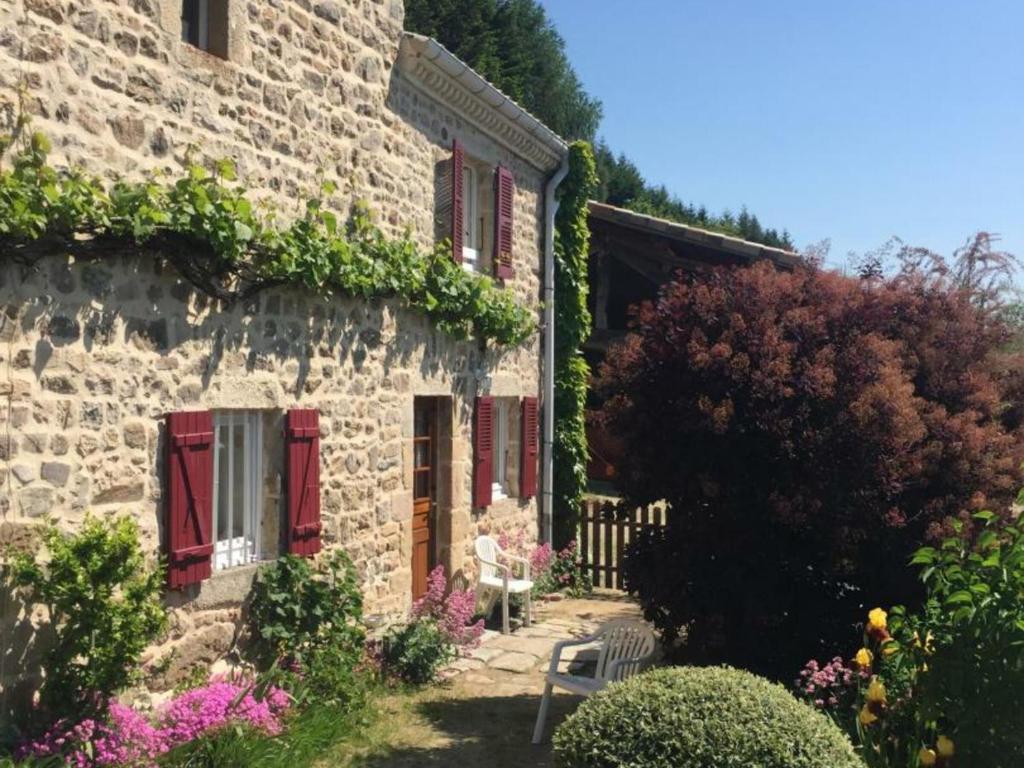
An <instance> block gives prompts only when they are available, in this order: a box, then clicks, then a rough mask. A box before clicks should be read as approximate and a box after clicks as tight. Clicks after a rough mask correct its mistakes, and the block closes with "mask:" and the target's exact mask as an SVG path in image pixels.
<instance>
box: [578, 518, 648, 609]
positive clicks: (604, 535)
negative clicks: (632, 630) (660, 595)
mask: <svg viewBox="0 0 1024 768" xmlns="http://www.w3.org/2000/svg"><path fill="white" fill-rule="evenodd" d="M667 514H668V509H667V508H666V507H664V506H658V505H651V506H649V507H641V508H639V509H627V508H626V507H624V506H622V505H621V504H618V503H616V502H615V501H614V500H613V499H599V498H588V499H585V500H584V502H583V509H582V510H581V514H580V554H581V555H582V560H583V573H584V574H589V575H590V578H591V581H592V582H593V584H594V586H595V587H607V588H609V589H624V587H625V583H624V579H623V573H622V563H623V560H624V559H625V553H626V547H627V546H629V544H630V542H632V541H634V540H635V539H636V537H637V535H638V534H639V533H640V531H641V530H643V529H645V528H651V527H658V528H660V527H661V526H663V525H665V522H666V518H667Z"/></svg>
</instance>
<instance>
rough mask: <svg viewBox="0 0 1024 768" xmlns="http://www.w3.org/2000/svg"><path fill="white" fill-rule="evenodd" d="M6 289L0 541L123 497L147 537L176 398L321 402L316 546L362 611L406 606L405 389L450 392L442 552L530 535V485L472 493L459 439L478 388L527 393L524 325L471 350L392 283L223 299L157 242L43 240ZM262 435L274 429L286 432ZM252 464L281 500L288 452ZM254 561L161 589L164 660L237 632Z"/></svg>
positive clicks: (159, 503) (409, 409)
mask: <svg viewBox="0 0 1024 768" xmlns="http://www.w3.org/2000/svg"><path fill="white" fill-rule="evenodd" d="M0 297H2V301H0V305H2V306H3V315H2V317H3V320H2V323H0V341H2V347H0V370H2V372H3V378H2V379H0V392H2V393H3V394H4V395H5V400H6V401H7V402H6V403H5V405H6V407H5V408H4V409H2V410H0V450H2V458H3V461H2V463H0V484H2V485H0V487H2V488H3V489H4V494H3V495H2V496H0V509H2V511H3V521H4V524H3V534H4V536H3V537H4V539H5V543H10V542H14V543H19V542H25V541H28V540H29V539H30V538H31V532H32V530H33V529H34V526H35V525H36V524H37V523H38V522H39V520H40V519H41V518H42V517H43V516H47V515H50V516H55V517H57V518H58V519H59V520H60V522H61V524H62V525H64V526H65V527H67V528H73V527H74V525H75V524H76V523H78V522H80V521H81V520H82V519H83V517H84V516H85V515H86V514H87V513H92V514H101V515H103V514H131V515H134V516H135V517H136V518H137V519H138V521H139V523H140V526H141V529H142V535H143V543H144V546H145V547H146V548H147V549H148V550H149V551H151V552H153V553H154V555H155V554H157V553H159V552H160V551H161V549H160V547H161V540H162V538H163V537H162V531H161V528H162V525H163V522H164V520H163V515H164V506H163V494H164V490H165V488H164V482H163V476H164V471H165V466H164V463H165V460H164V456H165V446H164V417H165V415H166V414H167V413H168V412H172V411H178V410H190V409H200V408H202V409H239V408H244V409H259V410H263V411H266V412H267V413H268V414H269V416H270V417H271V420H272V421H273V419H274V418H275V417H276V416H280V415H283V413H284V411H285V410H287V409H288V408H292V407H304V408H316V409H317V410H318V411H319V412H320V414H321V422H320V423H321V433H322V437H321V478H322V481H321V485H322V497H321V504H322V514H323V523H324V532H323V540H324V543H325V546H326V547H331V546H342V547H344V548H345V550H346V551H347V552H349V553H350V554H351V556H352V557H353V558H354V560H355V562H356V564H357V567H358V568H359V571H360V574H361V576H362V580H363V587H364V594H365V595H366V598H367V610H368V611H369V612H371V613H377V612H379V613H386V614H401V613H403V612H404V611H405V610H407V609H408V607H409V604H410V594H411V569H410V566H411V557H412V555H411V544H412V536H411V527H410V525H411V515H412V453H411V452H412V439H411V438H412V436H413V405H414V398H415V397H417V396H437V397H441V398H444V400H442V402H443V403H446V404H447V405H448V407H449V409H450V410H449V413H448V414H443V415H442V418H445V417H447V419H448V421H449V423H450V425H451V428H450V434H451V444H450V446H449V449H448V452H447V453H448V455H450V457H451V465H450V467H447V466H446V467H443V468H442V472H443V473H445V474H447V473H449V472H450V477H451V485H450V491H447V492H446V494H445V504H444V506H443V507H442V508H441V510H440V514H441V516H442V518H443V522H442V525H441V526H440V527H441V530H443V531H444V534H443V537H442V540H441V541H440V542H439V543H440V545H441V550H442V560H443V562H444V564H445V565H446V566H448V568H449V569H450V571H453V572H463V573H465V574H466V575H467V577H470V578H471V577H472V555H471V546H472V541H473V538H474V537H475V536H476V535H477V534H478V533H480V532H484V531H494V532H497V531H502V530H509V531H514V530H519V529H524V528H525V529H527V530H528V531H530V532H531V534H533V535H535V532H536V517H537V512H536V503H535V501H534V500H529V501H520V500H518V499H515V498H510V499H508V500H506V501H501V502H497V503H496V504H494V505H493V506H491V507H489V508H488V509H487V510H486V511H480V510H476V511H474V510H472V509H471V491H472V482H471V481H472V442H471V439H472V413H473V401H474V398H475V397H476V395H477V394H478V392H482V391H486V392H488V393H490V394H492V395H495V396H521V395H523V394H536V391H537V380H536V377H537V362H536V360H537V355H538V352H539V350H538V349H537V345H536V343H533V344H528V345H526V346H524V347H522V348H519V349H515V350H509V351H505V352H499V351H496V350H488V351H482V350H481V349H480V347H479V345H477V344H476V343H474V342H456V341H454V340H452V339H451V338H449V337H447V336H445V335H443V334H442V333H440V332H439V331H437V330H435V329H434V328H433V327H432V326H431V325H430V324H429V322H428V321H427V320H426V318H425V317H423V316H421V315H419V314H417V313H413V312H411V311H409V310H405V309H401V308H399V307H398V306H396V304H395V303H393V302H389V301H382V302H363V301H357V300H351V299H338V298H335V299H317V298H313V297H310V296H308V295H304V294H303V293H301V292H300V291H297V290H291V289H284V290H275V291H272V292H267V293H264V294H261V295H260V296H258V297H256V298H255V299H253V300H252V301H251V302H250V303H249V304H248V305H247V306H244V307H242V306H238V307H234V308H224V307H221V306H217V305H216V304H215V303H213V302H211V301H210V300H209V299H207V298H206V297H205V296H204V295H202V294H199V293H196V292H195V291H193V290H192V289H191V287H190V285H189V284H187V283H186V282H184V281H183V280H182V279H181V278H179V277H178V276H176V275H175V274H173V273H170V272H164V271H163V270H162V269H161V267H160V265H159V262H158V261H157V260H154V259H153V258H152V257H149V256H133V257H129V256H125V257H123V258H117V259H112V260H105V261H99V262H92V263H86V264H71V263H69V261H68V260H67V259H65V258H63V257H53V258H51V259H46V260H44V261H43V262H41V263H40V264H38V265H37V267H36V268H35V269H34V270H24V269H23V268H22V267H19V266H17V265H13V264H10V263H6V264H4V265H3V266H2V268H0ZM481 376H483V377H486V378H487V379H488V381H487V382H486V384H485V386H486V389H482V388H481V382H480V381H479V378H480V377H481ZM278 421H279V419H278ZM268 434H269V436H268V438H267V439H268V441H270V440H273V439H275V437H276V439H278V440H280V438H279V437H277V436H279V435H280V432H276V435H275V434H272V433H271V431H270V430H268ZM279 448H280V447H279V446H278V450H277V451H269V450H268V451H267V452H266V455H267V456H270V455H273V454H276V455H280V450H279ZM264 463H265V467H264V481H265V482H264V485H265V486H266V496H265V504H267V505H270V504H274V503H278V501H279V500H280V499H279V497H280V496H281V493H280V488H281V485H280V484H281V476H282V473H283V470H284V467H283V462H281V463H276V462H275V461H273V460H267V459H265V461H264ZM275 463H276V464H277V465H276V466H275ZM280 501H283V500H280ZM252 575H253V568H251V567H240V568H238V569H229V570H226V571H222V572H218V573H216V574H215V575H214V576H213V578H212V579H210V580H209V581H207V582H204V583H203V584H202V585H200V586H199V587H198V588H192V589H189V590H186V591H184V592H182V593H173V594H171V595H170V596H169V598H168V599H169V601H170V604H171V605H172V606H173V607H174V609H175V610H174V620H173V626H174V628H175V629H174V632H173V633H172V637H171V647H177V652H176V658H175V667H174V668H173V669H172V676H173V673H174V672H175V671H180V672H184V671H186V670H187V668H188V667H189V666H191V664H193V663H195V662H196V661H212V660H213V658H214V657H216V656H217V655H218V654H220V653H222V652H223V651H224V650H226V649H227V647H228V646H230V644H231V641H232V638H233V637H234V635H235V633H236V631H237V630H238V629H239V625H238V619H239V606H240V603H241V600H242V598H243V597H244V596H245V594H246V593H247V591H248V588H249V583H250V581H251V578H252ZM166 650H167V649H159V650H158V651H156V653H158V654H159V653H162V652H164V651H166Z"/></svg>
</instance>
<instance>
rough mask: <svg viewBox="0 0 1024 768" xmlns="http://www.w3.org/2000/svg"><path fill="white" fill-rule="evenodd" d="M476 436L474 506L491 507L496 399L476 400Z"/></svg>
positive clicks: (474, 451)
mask: <svg viewBox="0 0 1024 768" xmlns="http://www.w3.org/2000/svg"><path fill="white" fill-rule="evenodd" d="M475 428H476V434H475V435H474V443H475V444H474V446H473V460H474V464H475V466H474V472H473V506H474V507H489V506H491V485H492V483H493V482H494V398H493V397H478V398H477V399H476V425H475Z"/></svg>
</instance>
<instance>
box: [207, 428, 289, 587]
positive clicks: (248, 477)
mask: <svg viewBox="0 0 1024 768" xmlns="http://www.w3.org/2000/svg"><path fill="white" fill-rule="evenodd" d="M214 448H215V450H214V454H213V477H214V481H213V483H214V484H213V529H214V532H215V534H214V535H215V538H214V553H213V558H214V560H213V566H214V569H215V570H218V571H219V570H223V569H225V568H233V567H235V566H239V565H245V564H246V563H252V562H256V561H257V560H259V559H260V558H261V556H262V555H263V553H262V552H261V546H260V542H261V540H262V538H263V536H262V530H261V528H262V522H263V419H262V415H261V414H260V413H259V412H254V411H225V412H222V413H216V414H214ZM274 554H276V553H274Z"/></svg>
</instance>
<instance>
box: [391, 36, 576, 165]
mask: <svg viewBox="0 0 1024 768" xmlns="http://www.w3.org/2000/svg"><path fill="white" fill-rule="evenodd" d="M398 68H399V69H400V70H401V72H402V74H403V75H404V76H405V77H407V78H408V79H409V80H410V81H412V82H413V84H415V85H416V86H417V87H418V88H420V90H422V91H424V92H425V93H426V94H427V95H429V96H431V97H432V98H434V99H435V100H437V101H438V102H440V103H441V104H444V105H446V106H448V107H450V108H451V109H452V110H454V111H455V112H456V113H457V114H458V115H460V116H461V117H463V118H465V119H466V120H467V121H468V122H470V123H472V124H473V125H474V126H475V127H476V128H478V129H479V130H481V131H483V132H484V133H485V134H487V135H488V136H490V137H491V138H492V139H494V140H495V141H497V142H498V143H499V144H502V145H503V146H504V147H506V148H507V149H509V150H510V151H512V152H514V153H515V154H516V155H518V156H519V157H521V158H523V159H524V160H526V161H527V162H529V163H530V164H531V165H532V166H534V167H535V168H537V169H539V170H542V171H545V172H550V171H553V170H554V169H555V168H557V167H558V166H559V165H561V163H562V160H563V159H564V158H565V156H566V154H567V153H568V151H569V147H568V145H567V144H566V143H565V141H564V140H562V138H561V137H559V136H558V134H556V133H555V132H554V131H552V130H551V129H550V128H548V127H547V126H546V125H544V123H542V122H541V121H540V120H538V119H537V118H536V117H534V116H533V115H531V114H530V113H529V112H527V111H526V110H525V109H523V108H522V107H520V106H519V105H518V104H516V103H515V102H514V101H512V99H510V98H509V97H508V96H506V95H505V94H503V93H502V92H501V91H499V90H498V89H497V88H495V87H494V86H493V85H491V84H490V83H489V82H487V81H486V80H484V78H482V77H481V76H480V75H478V74H477V73H476V72H475V71H474V70H473V69H472V68H471V67H470V66H469V65H468V64H466V63H465V62H464V61H462V60H461V59H459V58H458V57H457V56H455V54H453V53H451V52H450V51H449V50H448V49H447V48H445V47H444V46H443V45H441V44H440V43H438V42H437V41H436V40H433V39H432V38H429V37H424V36H423V35H417V34H413V33H412V32H405V33H403V35H402V43H401V46H400V47H399V51H398Z"/></svg>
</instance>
